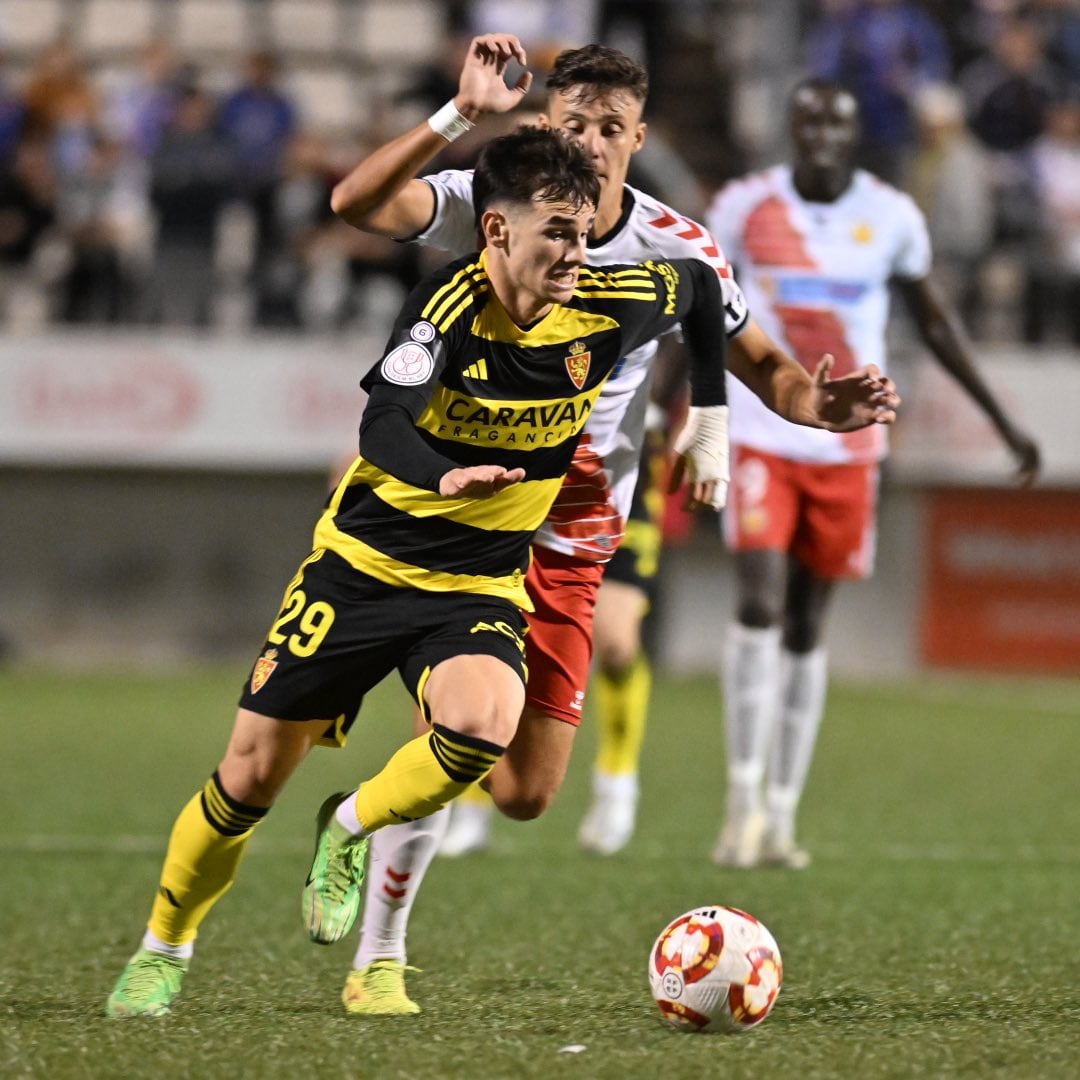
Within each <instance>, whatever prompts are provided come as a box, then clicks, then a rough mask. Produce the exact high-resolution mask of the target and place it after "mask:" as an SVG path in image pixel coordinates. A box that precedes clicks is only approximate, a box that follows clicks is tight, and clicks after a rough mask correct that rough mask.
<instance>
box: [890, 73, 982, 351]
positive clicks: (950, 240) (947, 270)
mask: <svg viewBox="0 0 1080 1080" xmlns="http://www.w3.org/2000/svg"><path fill="white" fill-rule="evenodd" d="M913 104H914V113H915V120H916V131H917V136H918V143H917V148H916V151H915V154H914V157H913V158H912V162H911V168H910V171H909V178H908V182H907V184H906V185H905V186H906V188H907V190H908V192H909V193H910V194H911V196H912V198H913V199H914V200H915V203H916V205H917V206H918V207H919V209H920V210H921V211H922V212H923V214H924V215H925V216H926V222H927V227H928V229H929V231H930V239H931V241H932V243H933V248H934V256H935V272H936V276H937V278H938V280H939V281H940V283H941V285H942V287H943V288H944V290H945V292H946V293H947V295H948V296H949V299H950V300H952V302H953V303H954V304H955V305H956V307H957V308H958V309H959V311H960V313H961V315H962V316H963V318H964V322H965V324H966V325H968V326H970V327H972V329H973V331H975V332H977V331H978V325H979V324H978V318H977V313H978V306H979V298H980V294H979V270H980V264H981V262H982V260H983V259H984V258H985V257H986V256H987V254H988V253H989V251H990V246H991V244H992V242H993V239H994V189H993V183H992V180H991V177H990V169H989V161H988V155H987V152H986V150H985V149H984V148H983V147H982V145H981V144H980V143H979V142H978V140H977V139H975V137H974V136H973V135H972V134H971V132H970V131H968V129H967V125H966V124H965V122H964V100H963V98H962V97H961V95H960V93H959V91H957V90H956V88H955V87H953V86H951V85H949V84H947V83H928V84H927V85H926V86H924V87H922V88H921V89H920V90H919V91H918V92H917V93H916V94H915V99H914V103H913Z"/></svg>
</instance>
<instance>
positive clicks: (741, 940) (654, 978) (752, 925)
mask: <svg viewBox="0 0 1080 1080" xmlns="http://www.w3.org/2000/svg"><path fill="white" fill-rule="evenodd" d="M783 979H784V968H783V964H782V963H781V960H780V949H779V947H778V946H777V944H776V940H775V938H773V936H772V934H770V933H769V931H768V929H767V928H766V927H765V926H764V925H763V924H762V923H760V922H758V920H757V919H755V918H754V916H753V915H747V913H746V912H745V911H739V909H738V908H732V907H719V906H717V907H700V908H694V910H693V911H688V912H686V914H685V915H680V916H679V917H678V918H677V919H674V920H673V921H672V922H670V923H668V925H667V926H665V927H664V929H663V930H662V931H661V932H660V936H659V937H658V938H657V939H656V942H655V944H654V945H653V947H652V952H651V953H650V954H649V983H650V985H651V987H652V993H653V997H654V998H655V999H656V1004H657V1005H659V1006H660V1012H661V1013H662V1014H663V1017H664V1019H665V1020H667V1021H668V1022H669V1023H671V1024H674V1025H675V1027H677V1028H682V1029H683V1030H684V1031H709V1032H722V1033H725V1034H729V1035H730V1034H737V1033H739V1032H743V1031H749V1030H750V1029H751V1028H754V1027H757V1025H758V1024H760V1023H761V1021H762V1020H764V1019H765V1017H766V1016H768V1015H769V1013H770V1012H771V1011H772V1007H773V1005H774V1004H775V1003H776V995H777V994H779V993H780V984H781V983H782V982H783Z"/></svg>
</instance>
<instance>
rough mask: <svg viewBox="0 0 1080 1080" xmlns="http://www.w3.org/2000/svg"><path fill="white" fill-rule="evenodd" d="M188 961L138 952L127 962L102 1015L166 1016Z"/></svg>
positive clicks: (148, 952)
mask: <svg viewBox="0 0 1080 1080" xmlns="http://www.w3.org/2000/svg"><path fill="white" fill-rule="evenodd" d="M189 963H190V961H189V960H181V959H179V958H178V957H175V956H166V955H165V954H164V953H159V952H151V951H150V950H149V949H139V951H138V952H137V953H136V954H135V955H134V956H133V957H132V958H131V959H130V960H129V961H128V965H127V967H126V968H124V970H123V973H122V974H121V975H120V978H119V979H118V980H117V983H116V987H115V988H114V990H113V992H112V993H111V994H110V995H109V1000H108V1001H107V1002H106V1003H105V1014H106V1015H107V1016H111V1017H114V1018H119V1017H124V1016H166V1015H167V1014H168V1013H169V1012H171V1011H172V1009H171V1007H172V1001H173V998H175V997H176V995H177V994H179V993H180V984H181V983H182V982H183V980H184V974H185V973H186V972H187V969H188V964H189Z"/></svg>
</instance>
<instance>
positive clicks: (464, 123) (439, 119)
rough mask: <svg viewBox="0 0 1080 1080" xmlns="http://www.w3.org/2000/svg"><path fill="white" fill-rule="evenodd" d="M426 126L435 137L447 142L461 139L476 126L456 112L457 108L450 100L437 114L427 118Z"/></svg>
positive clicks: (452, 100)
mask: <svg viewBox="0 0 1080 1080" xmlns="http://www.w3.org/2000/svg"><path fill="white" fill-rule="evenodd" d="M428 126H429V127H430V128H431V130H432V131H434V132H435V134H436V135H441V136H442V137H443V138H444V139H445V140H446V141H447V142H453V141H454V140H455V139H459V138H461V136H462V135H464V134H465V132H466V131H472V129H473V128H474V127H476V125H475V124H474V123H473V122H472V121H471V120H469V119H467V118H466V117H464V116H462V115H461V113H459V112H458V107H457V106H456V105H455V104H454V99H453V98H451V99H450V100H449V101H448V102H447V103H446V104H445V105H444V106H443V107H442V108H441V109H440V110H439V111H438V112H435V113H432V114H431V116H429V117H428Z"/></svg>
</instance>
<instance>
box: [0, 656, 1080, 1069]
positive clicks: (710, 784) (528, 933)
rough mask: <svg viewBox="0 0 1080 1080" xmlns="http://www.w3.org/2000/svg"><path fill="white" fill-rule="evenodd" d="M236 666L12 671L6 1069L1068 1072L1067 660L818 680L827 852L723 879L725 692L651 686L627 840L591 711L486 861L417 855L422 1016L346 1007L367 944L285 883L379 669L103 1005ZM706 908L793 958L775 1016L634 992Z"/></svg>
mask: <svg viewBox="0 0 1080 1080" xmlns="http://www.w3.org/2000/svg"><path fill="white" fill-rule="evenodd" d="M242 677H243V672H242V670H240V669H239V668H237V667H230V668H229V669H227V670H221V669H212V670H205V669H201V670H196V671H186V672H177V673H175V674H172V675H168V676H160V675H147V674H130V675H117V674H96V673H95V674H83V675H74V674H53V673H50V672H46V671H25V670H20V669H9V670H7V671H4V672H2V673H0V711H2V713H3V716H4V721H3V725H2V728H3V735H4V739H3V747H2V750H0V762H2V765H0V775H2V784H0V858H2V870H0V900H2V902H0V911H2V913H3V926H2V931H3V946H2V949H0V1076H3V1077H5V1078H7V1077H41V1078H45V1077H48V1078H50V1080H58V1078H59V1080H62V1078H67V1077H72V1078H75V1077H79V1078H86V1077H89V1078H96V1077H103V1078H105V1077H107V1078H114V1077H154V1078H157V1080H169V1078H172V1077H191V1078H204V1077H209V1078H215V1080H216V1078H218V1077H221V1078H230V1080H233V1078H251V1080H262V1078H275V1077H305V1078H306V1077H318V1078H363V1080H526V1078H543V1080H548V1078H580V1080H607V1078H610V1080H624V1078H628V1077H632V1078H638V1077H640V1078H645V1080H653V1078H657V1080H683V1078H686V1080H696V1078H708V1077H717V1078H721V1077H723V1078H747V1080H751V1078H752V1080H764V1078H769V1077H791V1078H800V1080H801V1078H815V1077H845V1078H846V1077H852V1078H859V1080H867V1078H877V1077H896V1078H901V1077H928V1078H937V1077H952V1076H956V1077H970V1078H975V1080H981V1078H984V1077H993V1078H1017V1080H1032V1078H1040V1080H1041V1078H1056V1077H1061V1078H1072V1077H1076V1076H1078V1075H1080V781H1078V779H1077V773H1078V763H1080V687H1078V686H1077V684H1076V683H1075V682H1065V681H1035V680H1024V681H1008V680H1004V679H994V678H979V679H974V678H969V679H964V678H957V677H944V676H933V677H928V678H926V679H923V680H920V681H919V682H917V683H916V682H911V683H902V684H886V685H873V686H871V685H869V684H854V683H846V684H845V683H838V684H834V686H833V688H832V691H831V696H830V702H829V709H828V714H827V716H826V720H825V725H824V727H823V730H822V736H821V741H820V747H819V752H818V757H817V760H816V761H815V764H814V767H813V770H812V773H811V778H810V786H809V791H808V794H807V796H806V801H805V809H804V813H803V815H802V821H801V830H800V831H801V839H802V841H803V842H804V843H805V845H806V846H807V847H808V848H809V849H810V850H811V851H812V853H813V854H814V862H813V864H812V866H811V867H810V868H809V869H808V870H806V871H804V872H794V871H777V870H754V871H742V872H735V871H724V870H720V869H718V868H716V867H714V866H712V865H711V863H710V862H709V861H708V853H709V849H710V847H711V845H712V842H713V840H714V838H715V834H716V830H717V826H718V824H719V817H720V810H721V807H722V800H723V789H724V784H723V775H724V769H723V750H722V738H721V731H720V725H719V720H718V703H717V691H716V688H715V685H714V684H713V683H712V682H711V681H710V680H708V679H704V678H702V679H674V678H665V679H661V680H659V681H658V683H657V686H656V690H655V694H654V708H653V715H652V722H651V728H650V730H649V733H648V736H647V739H646V760H645V766H644V774H643V795H642V817H641V821H640V826H639V830H638V834H637V835H636V837H635V839H634V840H633V842H632V844H631V845H630V847H629V848H627V850H626V851H625V852H623V853H621V854H620V855H618V856H615V857H613V858H611V859H606V860H604V859H597V858H590V857H586V856H584V855H582V854H580V853H579V852H578V850H577V846H576V842H575V832H576V829H577V824H578V821H579V819H580V816H581V814H582V813H583V811H584V808H585V805H586V801H587V793H588V780H589V776H588V774H589V769H590V762H591V751H592V744H593V740H592V733H591V731H590V729H589V727H588V724H586V725H585V726H584V727H583V729H582V734H581V737H580V740H579V746H578V750H577V756H576V759H575V761H574V763H573V765H572V769H571V775H570V777H569V779H568V781H567V784H566V787H565V788H564V790H563V793H562V795H561V796H560V799H559V801H558V803H557V804H556V806H555V807H554V809H553V810H552V811H551V812H550V813H549V814H548V815H547V816H546V817H544V818H543V819H541V820H540V821H537V822H533V823H528V824H520V823H514V822H508V821H500V822H499V826H500V828H499V830H498V837H497V846H496V849H495V850H493V851H492V852H491V853H488V854H484V855H480V856H474V857H471V858H468V859H463V860H447V859H438V860H436V862H435V863H434V865H433V867H432V870H431V872H430V874H429V877H428V881H427V885H426V888H425V891H424V892H423V893H422V894H421V896H420V899H419V901H418V903H417V907H416V909H415V912H414V918H413V923H412V930H411V934H410V961H411V963H413V964H415V965H416V966H417V967H419V968H421V969H422V971H421V972H419V973H417V974H413V975H411V976H410V983H409V985H410V990H411V993H412V996H413V997H414V998H416V1000H418V1001H419V1002H420V1004H421V1005H422V1006H423V1010H424V1011H423V1013H422V1014H421V1015H420V1016H416V1017H395V1018H385V1019H360V1018H356V1017H349V1016H347V1015H346V1014H345V1012H344V1010H343V1009H342V1007H341V1003H340V997H339V995H340V991H341V986H342V983H343V980H344V976H345V974H346V973H347V971H348V968H349V963H350V960H351V957H352V950H353V947H354V944H355V937H350V939H349V940H348V942H347V943H343V944H341V945H339V946H335V947H331V948H322V947H319V946H315V945H312V944H310V943H309V942H308V941H307V940H306V937H305V934H304V930H303V927H302V926H301V922H300V914H299V894H300V887H301V885H302V883H303V880H304V876H305V874H306V871H307V869H308V865H309V861H310V851H311V838H312V832H313V819H314V812H315V809H316V808H317V806H318V805H319V803H320V801H321V800H322V798H323V797H324V795H325V794H327V793H329V792H331V791H334V790H338V789H341V788H347V787H350V786H353V785H354V783H355V781H356V780H358V779H359V778H361V777H362V776H364V775H365V774H367V773H369V772H370V771H372V770H373V768H374V767H375V766H377V765H381V764H382V762H383V760H384V759H385V757H386V755H387V754H388V753H389V751H390V750H392V749H393V748H394V747H395V746H396V745H397V744H398V743H399V742H400V741H401V740H402V739H403V738H404V737H405V735H406V732H407V728H408V723H409V710H408V706H407V701H406V698H405V695H404V692H403V691H402V690H401V689H400V688H399V687H398V686H396V685H387V686H386V687H384V688H380V690H379V691H378V692H376V693H375V694H373V695H372V696H371V698H370V700H369V702H368V704H367V705H366V706H365V709H364V712H363V714H362V716H361V718H360V720H359V721H358V723H357V725H356V727H355V728H354V731H353V735H352V738H351V739H350V743H349V746H348V747H347V748H346V749H345V750H344V751H330V750H321V749H320V750H316V751H315V752H314V754H313V756H312V758H311V759H309V761H308V762H307V763H306V764H305V765H304V766H303V768H302V769H301V771H300V772H299V773H298V775H297V776H296V777H295V778H294V780H293V782H292V783H291V784H290V786H289V788H288V789H287V790H286V792H285V794H284V796H283V797H282V799H281V800H280V802H279V804H278V805H277V806H276V807H275V809H274V810H273V812H272V813H271V814H270V816H269V817H268V818H267V820H266V822H265V823H264V824H262V825H261V826H260V827H259V830H258V832H257V833H256V836H255V838H254V840H253V841H252V844H251V847H250V850H249V854H248V855H247V857H246V861H245V863H244V865H243V866H242V868H241V872H240V875H239V878H238V880H237V883H236V885H235V887H234V888H233V890H232V892H231V893H229V894H228V895H227V896H226V897H225V899H224V900H223V901H222V902H221V903H220V904H219V905H218V907H217V908H216V909H215V911H214V912H213V914H212V915H211V917H210V918H209V920H208V921H207V923H206V924H205V926H204V928H203V932H202V934H201V937H200V940H199V951H198V953H197V955H196V957H195V960H194V962H193V964H192V969H191V971H190V973H189V975H188V977H187V980H186V985H185V991H184V994H183V996H182V997H181V999H180V1004H179V1005H178V1007H177V1009H176V1011H175V1012H174V1014H173V1015H172V1016H170V1017H167V1018H165V1019H163V1020H159V1021H109V1020H106V1019H105V1017H104V1015H103V1006H104V1001H105V998H106V996H107V995H108V993H109V991H110V989H111V987H112V984H113V982H114V981H115V979H116V976H117V975H118V974H119V972H120V969H121V968H122V967H123V965H124V963H125V961H126V960H127V958H128V956H129V955H130V953H131V952H132V951H133V950H134V948H135V946H136V944H137V942H138V939H139V937H140V935H141V931H142V927H143V925H144V923H145V918H146V915H147V913H148V910H149V903H150V900H151V897H152V893H153V890H154V887H155V884H156V875H157V871H158V867H159V865H160V860H161V855H162V853H163V851H164V844H165V840H166V836H167V833H168V829H169V827H170V825H171V823H172V820H173V818H174V817H175V815H176V813H177V812H178V810H179V809H180V807H181V806H182V805H183V804H184V803H185V802H186V801H187V799H188V798H190V796H191V795H192V794H193V793H194V792H195V791H196V790H197V789H198V788H200V787H201V786H202V784H203V783H204V781H205V779H206V777H207V775H208V774H209V772H210V770H211V769H212V767H213V765H214V764H215V763H216V761H217V759H218V756H219V754H220V752H221V750H222V749H223V746H224V740H225V736H226V733H227V731H228V727H229V723H230V721H231V714H232V711H233V702H234V701H235V698H236V695H237V691H238V683H239V680H240V679H241V678H242ZM714 903H718V904H730V905H734V906H736V907H740V908H744V909H746V910H748V911H750V912H752V913H754V914H755V915H757V916H758V917H759V918H760V919H761V920H762V921H764V922H765V923H766V924H767V925H768V926H769V928H770V929H771V930H772V932H773V933H774V935H775V936H776V938H777V940H778V942H779V944H780V948H781V950H782V953H783V960H784V986H783V990H782V992H781V994H780V997H779V1000H778V1002H777V1005H776V1008H775V1010H774V1012H773V1014H772V1015H771V1016H770V1017H769V1018H768V1019H767V1020H766V1021H765V1023H764V1025H763V1026H762V1027H760V1028H759V1029H758V1030H756V1031H754V1032H752V1033H750V1034H749V1035H746V1036H743V1037H738V1038H731V1037H723V1036H707V1035H687V1034H682V1033H680V1032H677V1031H675V1030H674V1029H672V1028H669V1027H666V1026H665V1025H664V1023H663V1022H662V1021H661V1019H660V1016H659V1013H658V1011H657V1010H656V1008H655V1006H654V1004H653V1002H652V1000H651V997H650V995H649V990H648V983H647V979H646V957H647V953H648V951H649V947H650V945H651V944H652V942H653V939H654V937H655V936H656V934H657V933H658V932H659V930H660V929H661V928H662V927H663V926H664V925H665V924H666V923H667V922H668V921H669V920H670V919H672V918H673V917H674V916H676V915H678V914H680V913H681V912H683V911H685V910H687V909H689V908H692V907H696V906H699V905H703V904H714ZM568 1047H577V1048H579V1049H578V1050H577V1051H576V1052H569V1051H567V1050H566V1048H568ZM582 1047H583V1049H580V1048H582Z"/></svg>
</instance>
